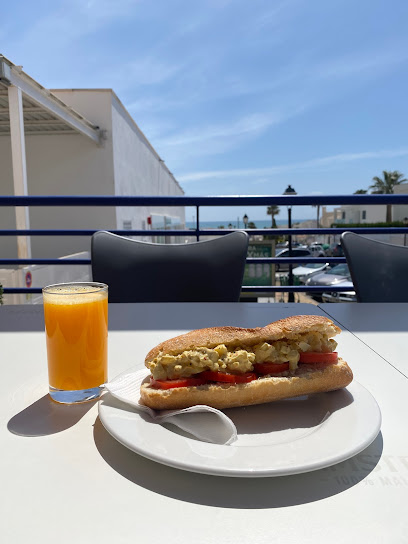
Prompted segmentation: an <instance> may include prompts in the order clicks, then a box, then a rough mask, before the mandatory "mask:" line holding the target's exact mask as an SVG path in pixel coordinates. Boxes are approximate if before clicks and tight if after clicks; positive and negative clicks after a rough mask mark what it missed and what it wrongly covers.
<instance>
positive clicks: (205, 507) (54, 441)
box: [0, 303, 408, 544]
mask: <svg viewBox="0 0 408 544" xmlns="http://www.w3.org/2000/svg"><path fill="white" fill-rule="evenodd" d="M301 313H314V314H319V313H322V310H321V309H319V308H318V307H314V306H312V305H302V304H289V305H283V304H255V303H254V304H252V303H247V304H242V303H241V304H239V303H237V304H179V305H177V304H167V305H162V304H138V305H125V304H124V305H110V308H109V322H110V334H109V371H110V377H111V378H112V377H113V376H115V375H116V374H118V373H120V372H121V371H123V370H125V369H126V368H128V367H130V366H133V365H134V364H135V363H138V362H139V363H140V364H142V360H143V358H144V355H145V353H146V352H147V350H149V349H150V348H151V347H152V346H153V345H155V344H156V343H157V342H159V341H162V340H164V339H165V338H168V337H170V336H173V335H175V334H179V333H181V332H184V331H186V330H188V329H190V328H193V327H197V326H211V325H215V324H217V325H218V324H223V325H225V324H232V325H240V326H251V327H252V326H258V325H264V324H266V323H268V322H270V321H273V320H275V319H279V318H281V317H285V316H288V315H294V314H301ZM384 322H385V323H387V322H388V320H387V315H386V314H385V313H384ZM378 334H379V335H381V334H382V333H381V332H380V331H379V332H378ZM0 346H1V351H0V353H1V363H2V375H1V380H0V418H1V425H0V451H1V457H0V459H1V461H0V482H1V498H0V513H1V516H0V541H1V542H7V543H8V542H10V543H19V542H39V543H41V544H48V543H52V544H55V542H58V543H61V544H65V543H72V542H78V543H85V542H87V543H88V542H99V543H103V544H104V543H109V544H112V543H115V544H120V543H128V542H141V543H143V544H149V543H157V542H160V541H165V542H166V543H167V544H173V543H188V542H192V543H193V542H194V543H197V544H202V543H212V542H217V543H222V544H224V543H234V544H239V543H245V544H248V543H252V542H254V543H257V544H262V543H265V544H266V543H268V544H269V543H271V542H283V543H289V542H296V543H300V542H301V543H306V544H307V543H313V544H316V543H320V542H322V543H325V544H326V543H327V542H330V544H335V543H339V544H340V543H341V544H343V543H344V542H361V543H365V542H370V544H376V543H387V544H390V543H391V544H392V543H398V544H400V543H404V542H408V521H407V518H406V502H407V498H408V442H407V439H406V429H407V424H406V414H407V413H408V380H407V379H406V378H405V377H404V376H402V375H401V373H400V372H398V371H397V370H396V369H395V368H393V366H391V365H390V364H389V363H387V362H386V361H385V360H384V359H383V358H382V357H380V356H379V355H377V354H376V353H375V352H374V351H372V349H370V348H368V347H367V346H366V345H365V344H364V343H363V342H361V341H360V340H359V339H358V338H356V336H354V335H353V334H351V333H350V332H348V331H344V332H343V333H342V335H341V336H340V343H339V351H340V353H341V354H342V356H343V357H344V358H345V359H346V360H348V361H349V363H350V366H351V367H352V368H353V371H354V375H355V379H356V380H357V381H359V382H360V383H361V384H363V385H364V386H365V387H366V388H367V389H368V390H369V391H370V392H371V393H372V394H373V395H374V397H375V398H376V399H377V401H378V403H379V405H380V407H381V410H382V415H383V425H382V432H381V433H380V435H379V436H378V437H377V439H376V440H375V441H374V442H373V443H372V444H371V445H370V446H369V447H368V448H366V450H364V451H363V452H362V453H360V454H359V455H357V456H355V457H353V458H351V459H350V460H348V461H344V462H342V463H340V464H337V465H335V466H333V467H330V468H327V469H324V470H319V471H315V472H310V473H306V474H301V475H296V476H285V477H278V478H260V479H250V478H244V479H241V478H225V477H216V476H204V475H200V474H195V473H189V472H186V471H182V470H177V469H173V468H169V467H166V466H164V465H160V464H157V463H154V462H153V461H149V460H147V459H145V458H142V457H140V456H138V455H137V454H135V453H133V452H131V451H129V450H128V449H126V448H125V447H123V446H122V445H121V444H119V443H118V442H117V441H116V440H115V439H113V438H112V437H111V436H110V435H109V434H108V433H107V432H106V431H105V429H104V428H103V426H102V424H101V422H100V420H99V418H98V414H97V406H96V404H92V403H91V404H85V405H82V406H71V407H64V406H59V405H56V404H54V403H53V402H52V401H51V400H50V399H49V397H48V396H47V371H46V350H45V337H44V333H43V322H42V308H41V307H40V306H39V307H34V306H27V307H12V306H10V307H1V308H0ZM402 355H403V356H405V352H403V353H402Z"/></svg>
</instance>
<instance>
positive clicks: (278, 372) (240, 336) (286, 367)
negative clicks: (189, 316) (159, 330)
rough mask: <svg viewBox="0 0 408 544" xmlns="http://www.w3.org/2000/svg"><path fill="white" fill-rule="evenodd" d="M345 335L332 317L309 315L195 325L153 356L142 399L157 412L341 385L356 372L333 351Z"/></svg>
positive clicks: (148, 358) (253, 401)
mask: <svg viewBox="0 0 408 544" xmlns="http://www.w3.org/2000/svg"><path fill="white" fill-rule="evenodd" d="M339 333H340V329H339V328H338V327H337V326H336V325H334V323H333V322H332V321H331V320H330V319H328V318H326V317H323V316H310V315H307V316H293V317H288V318H286V319H281V320H280V321H276V322H274V323H270V324H269V325H266V326H265V327H257V328H253V329H245V328H239V327H211V328H206V329H198V330H194V331H190V332H188V333H187V334H183V335H181V336H177V337H175V338H171V339H169V340H166V341H165V342H162V343H161V344H159V345H158V346H156V347H155V348H153V349H152V350H151V351H150V352H149V353H148V354H147V356H146V359H145V364H146V366H147V367H148V368H149V370H150V372H151V376H150V377H149V378H148V379H147V380H145V382H144V383H143V384H142V387H141V391H140V394H141V400H142V402H143V403H144V404H145V405H146V406H149V407H150V408H153V409H156V410H168V409H182V408H187V407H189V406H194V405H197V404H205V405H209V406H213V407H214V408H219V409H224V408H232V407H237V406H249V405H253V404H262V403H266V402H273V401H277V400H282V399H287V398H292V397H297V396H302V395H308V394H312V393H321V392H326V391H332V390H336V389H341V388H343V387H346V386H347V385H348V384H349V383H350V382H351V381H352V379H353V373H352V371H351V369H350V368H349V366H348V364H347V363H346V362H345V361H344V360H343V359H341V358H340V357H338V355H337V352H335V349H336V347H337V343H336V341H335V340H334V339H333V337H334V336H336V335H337V334H339Z"/></svg>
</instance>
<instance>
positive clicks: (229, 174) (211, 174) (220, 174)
mask: <svg viewBox="0 0 408 544" xmlns="http://www.w3.org/2000/svg"><path fill="white" fill-rule="evenodd" d="M406 156H408V148H401V149H385V150H379V151H365V152H361V153H342V154H338V155H331V156H328V157H321V158H316V159H311V160H308V161H303V162H298V163H291V164H284V165H280V166H271V167H269V168H247V169H245V168H243V169H234V170H212V171H201V172H191V173H187V174H183V175H179V176H177V179H178V181H180V182H181V183H191V182H196V181H204V180H209V179H227V178H253V177H254V176H271V175H276V174H283V173H286V172H292V171H299V170H307V169H310V168H318V167H319V166H331V165H336V164H342V163H345V162H354V161H362V160H367V159H384V158H395V157H406ZM261 179H262V178H261ZM263 179H264V178H263Z"/></svg>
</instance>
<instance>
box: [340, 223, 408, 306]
mask: <svg viewBox="0 0 408 544" xmlns="http://www.w3.org/2000/svg"><path fill="white" fill-rule="evenodd" d="M341 245H342V247H343V251H344V255H345V257H346V259H347V264H348V266H349V269H350V274H351V279H352V280H353V284H354V288H355V291H356V295H357V300H358V302H408V247H404V246H396V245H394V244H386V243H384V242H378V241H377V240H370V239H369V238H366V237H364V236H360V235H358V234H354V232H344V233H343V234H342V235H341Z"/></svg>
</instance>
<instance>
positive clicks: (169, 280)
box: [91, 231, 249, 302]
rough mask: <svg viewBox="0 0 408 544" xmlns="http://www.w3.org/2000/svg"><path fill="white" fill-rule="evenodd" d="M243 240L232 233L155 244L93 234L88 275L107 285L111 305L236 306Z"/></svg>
mask: <svg viewBox="0 0 408 544" xmlns="http://www.w3.org/2000/svg"><path fill="white" fill-rule="evenodd" d="M248 240H249V237H248V235H247V234H246V232H244V231H237V232H233V233H230V234H226V235H223V236H221V237H219V238H214V239H211V240H204V241H200V242H193V243H187V244H155V243H151V242H141V241H138V240H132V239H130V238H125V237H123V236H118V235H116V234H112V233H110V232H106V231H98V232H96V233H95V234H94V235H93V236H92V243H91V259H92V276H93V280H94V281H100V282H103V283H107V284H108V285H109V301H110V302H237V301H238V300H239V296H240V292H241V286H242V280H243V276H244V270H245V260H246V256H247V250H248Z"/></svg>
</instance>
